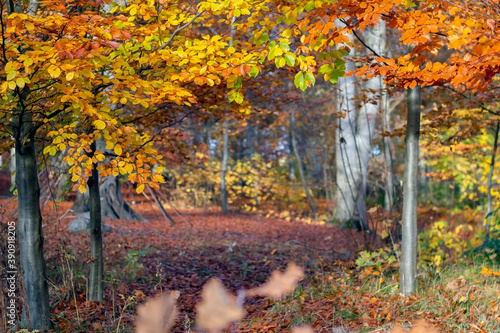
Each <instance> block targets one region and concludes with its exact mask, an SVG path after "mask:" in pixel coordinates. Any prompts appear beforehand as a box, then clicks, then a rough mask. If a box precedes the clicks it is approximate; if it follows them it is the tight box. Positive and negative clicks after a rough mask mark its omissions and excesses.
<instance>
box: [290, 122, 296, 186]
mask: <svg viewBox="0 0 500 333" xmlns="http://www.w3.org/2000/svg"><path fill="white" fill-rule="evenodd" d="M288 144H289V146H290V154H289V155H288V179H290V180H291V181H292V182H293V181H295V178H296V175H295V173H296V171H295V163H296V162H295V150H294V148H293V143H292V131H291V129H288Z"/></svg>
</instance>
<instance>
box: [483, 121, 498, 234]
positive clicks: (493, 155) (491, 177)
mask: <svg viewBox="0 0 500 333" xmlns="http://www.w3.org/2000/svg"><path fill="white" fill-rule="evenodd" d="M499 131H500V121H498V122H497V128H496V130H495V142H494V143H493V149H492V151H491V162H490V171H489V172H488V200H487V205H488V207H487V212H486V216H487V217H489V215H490V214H491V206H492V201H493V199H492V196H491V185H492V183H493V170H494V169H495V157H496V155H497V147H498V132H499ZM489 231H490V224H489V223H486V237H485V242H487V241H488V240H489Z"/></svg>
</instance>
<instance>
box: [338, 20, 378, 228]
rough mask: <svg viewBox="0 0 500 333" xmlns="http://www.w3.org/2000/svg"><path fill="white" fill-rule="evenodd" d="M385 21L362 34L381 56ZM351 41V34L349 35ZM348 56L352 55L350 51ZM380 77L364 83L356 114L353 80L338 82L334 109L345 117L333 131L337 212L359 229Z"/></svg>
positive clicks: (350, 67) (364, 214) (362, 221)
mask: <svg viewBox="0 0 500 333" xmlns="http://www.w3.org/2000/svg"><path fill="white" fill-rule="evenodd" d="M385 29H386V27H385V22H384V21H383V20H380V21H379V22H378V23H377V25H376V26H375V27H373V28H372V29H369V30H366V31H365V33H364V38H365V43H366V44H367V45H369V46H370V48H371V49H372V50H374V51H375V52H376V53H377V54H378V55H383V54H384V52H385V46H386V33H385ZM349 38H350V40H351V41H352V40H353V36H352V34H351V35H350V36H349ZM350 56H351V57H353V56H354V49H353V48H351V53H350ZM354 67H355V66H354V63H353V62H347V63H346V72H348V71H352V70H354ZM382 82H383V80H382V79H381V77H374V78H371V79H369V80H368V81H367V82H366V84H365V90H366V92H365V93H364V94H365V102H364V103H363V105H362V106H361V108H360V110H359V115H357V114H356V113H357V112H356V108H355V104H354V101H353V97H355V96H356V87H355V77H354V76H350V77H342V78H339V80H338V96H337V99H338V101H337V110H338V111H339V112H344V113H345V114H346V117H344V118H339V120H338V121H339V124H338V128H337V130H336V156H335V159H336V166H337V212H336V216H335V217H336V219H337V220H338V221H339V222H346V221H349V220H352V221H353V222H356V223H357V222H358V220H359V225H358V226H357V227H358V228H359V229H364V230H367V229H368V223H367V212H366V203H365V197H366V188H367V173H368V172H367V170H368V162H369V160H370V157H371V151H372V147H371V142H372V139H373V133H374V130H375V123H376V120H377V113H378V111H379V109H380V104H381V103H380V96H379V95H380V94H382V92H383V89H384V85H383V83H382Z"/></svg>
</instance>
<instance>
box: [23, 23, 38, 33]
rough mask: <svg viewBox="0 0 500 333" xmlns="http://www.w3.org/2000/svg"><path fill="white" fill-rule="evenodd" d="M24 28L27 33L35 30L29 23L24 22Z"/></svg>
mask: <svg viewBox="0 0 500 333" xmlns="http://www.w3.org/2000/svg"><path fill="white" fill-rule="evenodd" d="M24 26H25V27H26V29H28V30H29V31H31V30H33V29H35V26H34V25H33V23H31V22H26V23H24Z"/></svg>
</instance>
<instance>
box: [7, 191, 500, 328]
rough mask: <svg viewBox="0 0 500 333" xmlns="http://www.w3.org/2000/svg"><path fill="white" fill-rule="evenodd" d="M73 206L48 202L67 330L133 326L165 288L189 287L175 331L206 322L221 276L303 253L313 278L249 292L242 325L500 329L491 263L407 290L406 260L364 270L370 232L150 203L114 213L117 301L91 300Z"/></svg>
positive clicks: (48, 238)
mask: <svg viewBox="0 0 500 333" xmlns="http://www.w3.org/2000/svg"><path fill="white" fill-rule="evenodd" d="M6 203H7V200H1V201H0V206H2V205H3V212H0V213H2V214H3V215H4V220H10V219H12V218H15V215H14V214H15V208H16V207H15V206H16V204H15V203H14V202H10V203H7V204H6ZM70 208H71V203H68V202H63V203H60V204H58V205H57V206H55V207H54V206H53V205H51V204H48V205H46V208H45V209H44V212H43V215H44V225H43V229H44V237H45V258H46V261H47V266H48V279H49V287H50V295H51V306H52V319H53V321H54V322H55V327H56V331H60V332H133V327H134V320H135V314H136V311H135V310H136V307H137V305H138V304H140V303H143V302H144V301H145V300H146V298H147V297H150V296H153V295H156V294H158V293H160V292H162V291H178V292H179V295H180V296H179V299H178V308H179V317H178V321H177V323H176V326H175V327H174V328H173V330H172V331H173V332H189V331H193V332H195V331H196V327H195V316H196V313H195V305H196V304H197V303H198V302H199V301H200V300H201V297H200V295H201V288H202V286H203V284H204V283H205V282H207V281H208V280H209V279H210V278H212V277H218V278H219V279H220V280H221V281H222V282H223V283H224V285H225V286H226V287H227V288H228V289H229V290H231V291H232V292H237V291H238V290H241V289H249V288H252V287H255V286H257V285H259V284H261V283H263V282H264V281H265V280H266V279H268V278H269V276H270V275H271V272H272V271H274V270H276V269H281V270H283V269H284V268H285V267H286V265H287V263H289V262H295V263H297V264H298V265H299V266H302V267H304V269H305V272H306V278H304V279H303V280H302V281H301V284H300V285H299V287H298V288H297V290H296V291H295V292H294V294H293V295H291V296H290V297H286V298H284V299H282V300H280V301H273V300H271V299H268V298H262V297H256V298H249V299H247V300H246V302H245V306H246V310H247V314H246V316H245V318H244V320H243V322H242V323H239V324H235V325H234V326H233V327H232V329H231V332H233V331H239V332H278V331H279V332H281V331H284V332H288V331H290V328H291V327H293V326H295V325H299V324H310V325H312V326H313V327H314V328H315V331H316V332H323V331H327V332H331V331H332V329H335V328H340V327H342V328H344V329H345V330H346V332H347V331H373V330H381V329H387V328H389V327H391V326H392V325H393V324H394V322H395V321H399V322H403V323H409V322H410V321H413V320H416V319H419V318H425V319H426V320H427V321H429V322H431V323H433V324H434V325H436V326H437V327H438V328H439V329H440V331H443V332H448V331H449V332H452V331H453V332H472V331H477V332H500V331H498V330H496V331H495V330H494V329H493V330H492V328H493V327H497V328H498V327H500V326H499V325H500V322H499V321H498V320H499V319H498V318H499V317H498V314H499V312H498V311H499V306H500V304H499V303H500V284H499V281H498V277H497V276H486V275H484V274H481V266H480V265H479V266H477V265H465V266H464V265H462V266H454V267H453V268H449V269H447V270H445V271H443V272H442V273H441V274H440V275H439V281H437V278H436V277H431V278H430V279H427V280H426V281H423V283H421V287H420V289H421V290H420V291H421V292H420V293H419V296H415V297H410V298H405V297H402V296H400V295H399V294H398V292H397V289H398V283H397V270H392V271H391V270H390V269H389V270H386V271H385V272H384V274H382V275H380V273H377V272H368V273H367V272H366V271H359V270H356V265H355V262H354V260H355V256H356V253H357V252H358V251H359V250H361V249H362V248H361V247H360V245H361V244H363V237H362V234H361V233H357V232H354V231H351V230H338V229H337V228H335V227H333V226H332V225H328V224H326V225H325V224H324V225H315V224H304V223H300V222H293V221H292V222H287V221H285V220H282V219H276V218H265V217H262V216H258V215H251V214H241V213H230V214H224V215H223V214H221V213H220V212H217V211H206V210H187V211H182V213H181V214H182V217H181V216H179V215H177V214H176V213H175V212H174V211H170V214H171V215H172V216H173V217H174V218H175V219H176V221H177V224H176V225H174V226H173V227H169V226H168V224H167V223H166V222H165V220H164V219H163V217H162V215H161V212H160V210H159V209H158V207H157V206H155V205H153V204H151V203H150V202H142V203H138V204H136V205H134V206H133V209H134V210H136V211H137V212H139V213H140V214H141V215H142V216H143V217H144V218H146V219H147V222H130V221H125V220H114V221H105V222H106V224H108V225H110V226H111V227H112V228H113V231H112V232H111V233H105V234H104V255H105V272H106V273H105V300H104V302H103V303H102V304H96V303H92V302H86V295H85V293H86V290H87V280H86V276H87V273H88V262H89V261H90V260H91V258H90V253H89V237H88V235H85V234H78V235H71V234H69V233H68V232H67V224H68V223H69V222H70V221H71V220H72V218H74V214H73V213H72V212H71V211H70V210H69V209H70ZM421 280H422V278H421ZM432 283H433V284H434V285H431V284H432ZM450 286H451V287H450ZM464 297H465V299H464ZM339 332H342V331H339Z"/></svg>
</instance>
